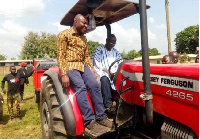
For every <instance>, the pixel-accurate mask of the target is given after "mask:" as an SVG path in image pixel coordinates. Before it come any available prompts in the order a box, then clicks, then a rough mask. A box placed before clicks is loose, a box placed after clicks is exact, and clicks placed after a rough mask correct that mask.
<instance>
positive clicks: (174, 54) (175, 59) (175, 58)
mask: <svg viewBox="0 0 200 140" xmlns="http://www.w3.org/2000/svg"><path fill="white" fill-rule="evenodd" d="M169 56H171V58H172V60H171V61H172V63H173V64H176V63H178V57H179V55H178V53H177V52H175V51H172V52H170V53H169Z"/></svg>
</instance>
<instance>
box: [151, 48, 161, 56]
mask: <svg viewBox="0 0 200 140" xmlns="http://www.w3.org/2000/svg"><path fill="white" fill-rule="evenodd" d="M154 55H160V53H159V52H158V50H157V49H156V48H152V49H149V56H154Z"/></svg>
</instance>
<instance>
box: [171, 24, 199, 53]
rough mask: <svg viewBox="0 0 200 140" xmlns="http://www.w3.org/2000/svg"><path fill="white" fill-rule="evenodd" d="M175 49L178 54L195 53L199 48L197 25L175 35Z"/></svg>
mask: <svg viewBox="0 0 200 140" xmlns="http://www.w3.org/2000/svg"><path fill="white" fill-rule="evenodd" d="M174 41H175V47H176V51H177V52H178V53H182V54H183V53H187V54H190V53H194V54H195V53H197V50H196V47H199V25H195V26H190V27H188V28H185V29H184V30H183V31H181V32H179V33H177V34H176V38H175V39H174Z"/></svg>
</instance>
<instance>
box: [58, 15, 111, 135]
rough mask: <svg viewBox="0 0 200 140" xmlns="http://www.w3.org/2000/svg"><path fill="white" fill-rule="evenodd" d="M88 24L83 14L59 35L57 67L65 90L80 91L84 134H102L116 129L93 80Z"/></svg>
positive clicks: (77, 16) (79, 100) (77, 95)
mask: <svg viewBox="0 0 200 140" xmlns="http://www.w3.org/2000/svg"><path fill="white" fill-rule="evenodd" d="M87 27H88V21H87V20H86V19H85V17H83V16H82V15H81V14H78V15H76V16H75V18H74V24H73V26H72V27H71V28H70V29H66V30H64V31H62V32H60V33H59V34H58V39H57V64H58V67H59V68H60V72H61V74H62V76H61V80H62V84H63V87H64V88H67V87H68V86H69V85H70V84H72V86H73V88H74V89H75V91H76V92H77V94H76V98H77V102H78V104H79V107H80V110H81V113H82V116H83V120H84V125H85V133H93V134H94V135H101V134H103V133H106V132H108V131H109V130H111V128H112V127H113V123H112V122H111V121H110V120H108V119H107V116H106V114H105V108H104V106H103V99H102V95H101V92H100V89H99V85H98V83H97V81H96V79H95V77H94V69H93V66H92V62H91V59H90V56H89V53H88V46H87V39H86V37H85V36H84V34H85V33H86V32H87ZM86 86H87V87H88V88H89V90H90V93H91V98H92V102H93V105H94V109H95V113H96V114H94V113H93V111H92V108H91V106H90V103H89V101H88V98H87V95H86V93H87V88H86Z"/></svg>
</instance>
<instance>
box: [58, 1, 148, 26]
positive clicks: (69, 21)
mask: <svg viewBox="0 0 200 140" xmlns="http://www.w3.org/2000/svg"><path fill="white" fill-rule="evenodd" d="M89 7H90V8H89ZM146 8H147V9H149V8H150V6H148V5H147V6H146ZM91 9H92V13H93V14H94V16H95V20H96V26H102V25H105V22H106V23H108V24H112V23H114V22H117V21H119V20H122V19H124V18H127V17H129V16H131V15H134V14H136V13H138V9H139V3H135V2H130V1H124V0H79V1H78V2H77V3H76V4H75V5H74V6H73V7H72V8H71V9H70V10H69V12H67V13H66V15H65V16H64V17H63V19H62V20H61V22H60V24H61V25H66V26H72V25H73V22H74V17H75V16H76V14H82V15H83V16H85V17H88V14H89V11H90V10H91Z"/></svg>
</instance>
